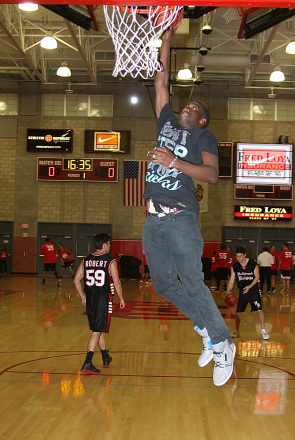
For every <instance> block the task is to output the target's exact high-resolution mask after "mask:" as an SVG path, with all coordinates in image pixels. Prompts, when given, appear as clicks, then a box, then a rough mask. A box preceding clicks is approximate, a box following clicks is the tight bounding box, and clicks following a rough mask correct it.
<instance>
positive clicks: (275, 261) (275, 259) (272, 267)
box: [270, 251, 280, 270]
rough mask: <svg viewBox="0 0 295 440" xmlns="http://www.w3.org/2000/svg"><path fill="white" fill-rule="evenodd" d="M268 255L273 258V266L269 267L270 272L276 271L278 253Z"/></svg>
mask: <svg viewBox="0 0 295 440" xmlns="http://www.w3.org/2000/svg"><path fill="white" fill-rule="evenodd" d="M270 254H271V255H272V257H273V264H272V265H271V270H276V269H277V268H278V262H279V255H280V254H279V253H278V252H276V251H275V252H270Z"/></svg>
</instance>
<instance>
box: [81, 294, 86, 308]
mask: <svg viewBox="0 0 295 440" xmlns="http://www.w3.org/2000/svg"><path fill="white" fill-rule="evenodd" d="M81 301H82V304H83V306H86V295H85V294H84V295H83V296H81Z"/></svg>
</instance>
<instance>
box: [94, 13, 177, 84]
mask: <svg viewBox="0 0 295 440" xmlns="http://www.w3.org/2000/svg"><path fill="white" fill-rule="evenodd" d="M181 9H182V6H175V7H173V9H172V7H171V8H170V7H169V6H166V7H165V6H148V7H146V10H145V11H144V15H143V13H142V9H140V7H138V8H137V7H135V6H134V7H133V6H128V7H127V6H124V7H122V6H106V5H104V6H103V10H104V15H105V20H106V25H107V28H108V31H109V34H110V35H111V37H112V40H113V43H114V47H115V52H116V63H115V68H114V70H113V76H118V74H121V76H126V75H127V74H128V73H129V74H130V75H131V76H132V77H133V78H136V77H137V76H138V75H140V76H141V77H142V78H144V79H147V78H149V77H151V76H153V75H154V73H155V72H157V71H158V72H159V71H161V70H162V67H161V64H160V62H159V61H158V48H157V45H156V42H157V40H158V39H159V38H160V37H161V35H162V34H163V32H164V31H165V30H167V29H168V28H169V27H170V26H171V25H172V24H173V22H174V21H175V19H176V18H177V16H178V13H179V11H180V10H181ZM160 13H161V18H159V17H160Z"/></svg>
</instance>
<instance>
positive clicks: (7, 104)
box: [0, 94, 18, 116]
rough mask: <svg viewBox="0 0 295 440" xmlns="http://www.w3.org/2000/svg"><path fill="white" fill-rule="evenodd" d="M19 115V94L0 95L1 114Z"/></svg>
mask: <svg viewBox="0 0 295 440" xmlns="http://www.w3.org/2000/svg"><path fill="white" fill-rule="evenodd" d="M14 115H18V95H10V94H1V95H0V116H14Z"/></svg>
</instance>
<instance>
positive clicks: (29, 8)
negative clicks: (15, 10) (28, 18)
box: [18, 3, 38, 12]
mask: <svg viewBox="0 0 295 440" xmlns="http://www.w3.org/2000/svg"><path fill="white" fill-rule="evenodd" d="M18 7H19V9H21V10H22V11H26V12H34V11H38V5H36V3H20V4H19V5H18Z"/></svg>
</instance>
